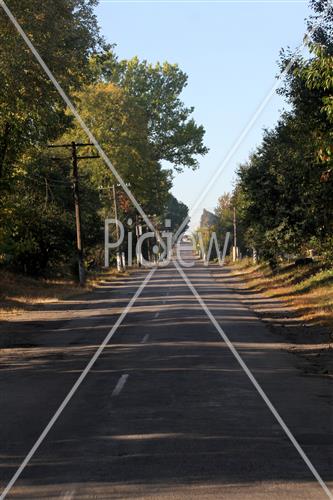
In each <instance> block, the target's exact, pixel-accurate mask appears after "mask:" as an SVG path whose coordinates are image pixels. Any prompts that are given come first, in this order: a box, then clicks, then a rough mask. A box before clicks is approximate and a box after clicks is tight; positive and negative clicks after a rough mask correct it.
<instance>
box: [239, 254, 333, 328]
mask: <svg viewBox="0 0 333 500" xmlns="http://www.w3.org/2000/svg"><path fill="white" fill-rule="evenodd" d="M234 270H235V273H236V274H238V275H241V276H242V277H243V279H245V281H246V283H247V286H248V287H249V288H250V289H252V290H254V291H260V292H262V293H263V294H264V295H265V296H266V297H271V298H274V297H275V298H279V299H281V300H285V301H286V302H288V307H291V308H292V309H293V311H295V312H296V314H297V316H298V317H299V319H300V320H304V321H311V322H313V323H318V324H322V325H326V326H329V327H330V328H332V329H333V269H325V268H323V266H322V265H321V264H320V263H319V262H318V263H317V262H315V263H313V264H309V265H306V266H295V265H294V264H287V263H286V264H282V265H280V267H279V268H278V269H277V270H276V271H274V272H273V271H272V270H271V269H270V267H269V266H268V264H266V263H262V264H258V265H253V263H252V262H251V261H250V260H249V259H243V261H240V262H238V263H236V264H234Z"/></svg>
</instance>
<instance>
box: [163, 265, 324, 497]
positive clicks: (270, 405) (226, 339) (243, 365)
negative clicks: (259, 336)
mask: <svg viewBox="0 0 333 500" xmlns="http://www.w3.org/2000/svg"><path fill="white" fill-rule="evenodd" d="M173 262H174V265H175V267H176V269H177V271H178V273H179V274H180V276H181V277H182V278H183V279H184V281H185V282H186V284H187V286H188V288H189V289H190V290H191V292H192V293H193V295H194V297H195V298H196V299H197V301H198V302H199V304H200V306H201V307H202V309H203V310H204V311H205V313H206V315H207V316H208V318H209V319H210V321H211V322H212V323H213V325H214V326H215V328H216V330H217V331H218V333H219V334H220V336H221V337H222V339H223V340H224V342H225V343H226V345H227V346H228V347H229V349H230V351H231V352H232V354H233V355H234V357H235V358H236V361H237V362H238V363H239V365H240V366H241V368H242V369H243V370H244V372H245V373H246V375H247V376H248V378H249V379H250V381H251V382H252V384H253V386H254V388H255V389H256V390H257V392H258V393H259V395H260V396H261V397H262V399H263V400H264V402H265V403H266V405H267V406H268V408H269V409H270V411H271V412H272V413H273V415H274V417H275V418H276V420H277V421H278V423H279V424H280V426H281V427H282V429H283V430H284V432H285V434H286V435H287V437H288V438H289V439H290V441H291V442H292V444H293V445H294V447H295V448H296V450H297V451H298V453H299V454H300V456H301V457H302V459H303V460H304V462H305V463H306V465H307V466H308V468H309V469H310V471H311V472H312V474H313V476H314V477H315V478H316V480H317V481H318V483H319V484H320V486H321V487H322V488H323V490H324V491H325V493H326V495H327V496H328V498H330V500H333V494H332V493H331V491H330V490H329V489H328V487H327V486H326V484H325V482H324V480H323V479H322V478H321V476H320V475H319V473H318V471H317V469H316V468H315V467H314V465H313V464H312V462H311V461H310V459H309V458H308V456H307V455H306V453H305V452H304V450H303V448H302V447H301V445H300V444H299V443H298V441H297V440H296V438H295V437H294V436H293V434H292V432H291V431H290V429H289V427H288V426H287V424H286V423H285V421H284V420H283V418H282V417H281V416H280V414H279V413H278V411H277V409H276V408H275V406H274V405H273V403H272V402H271V401H270V399H269V398H268V396H267V394H266V393H265V392H264V390H263V389H262V387H261V386H260V385H259V383H258V382H257V380H256V378H255V377H254V375H253V374H252V372H251V370H250V369H249V368H248V366H247V364H246V363H245V361H244V360H243V358H242V357H241V355H240V354H239V352H238V351H237V349H236V348H235V346H234V345H233V343H232V342H231V341H230V339H229V337H228V336H227V335H226V333H225V332H224V330H223V329H222V328H221V326H220V325H219V323H218V321H217V320H216V318H215V317H214V315H213V313H212V312H211V311H210V309H209V308H208V306H207V304H206V303H205V302H204V301H203V299H202V298H201V296H200V295H199V293H198V292H197V290H196V289H195V288H194V286H193V284H192V283H191V281H190V279H189V278H188V276H187V275H186V274H185V272H184V271H183V269H182V268H181V267H180V265H179V264H178V262H177V261H176V260H174V261H173Z"/></svg>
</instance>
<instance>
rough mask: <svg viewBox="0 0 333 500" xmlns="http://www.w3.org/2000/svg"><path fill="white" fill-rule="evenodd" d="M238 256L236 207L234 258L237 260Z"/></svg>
mask: <svg viewBox="0 0 333 500" xmlns="http://www.w3.org/2000/svg"><path fill="white" fill-rule="evenodd" d="M237 258H238V249H237V220H236V207H234V247H233V255H232V260H233V261H234V262H235V261H236V260H237Z"/></svg>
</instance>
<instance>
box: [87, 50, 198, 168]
mask: <svg viewBox="0 0 333 500" xmlns="http://www.w3.org/2000/svg"><path fill="white" fill-rule="evenodd" d="M94 67H95V73H96V74H97V75H100V78H102V79H103V80H104V81H110V82H114V83H116V84H117V85H119V86H120V87H121V88H122V89H124V90H125V91H126V92H127V93H128V94H129V95H130V96H132V97H134V98H135V99H136V102H137V103H138V105H139V106H141V108H142V110H143V112H144V113H145V118H146V123H147V132H148V140H149V145H150V150H151V158H152V159H153V160H155V161H161V160H165V161H168V162H170V163H171V164H172V165H173V167H174V168H175V170H177V171H179V172H180V171H182V169H183V168H184V167H190V168H193V169H195V168H198V166H199V164H198V159H197V156H198V155H205V154H206V153H207V152H208V149H207V148H206V147H205V146H204V144H203V137H204V133H205V131H204V128H203V127H202V126H198V125H197V124H196V123H195V121H194V119H193V118H192V117H191V115H192V113H193V110H194V108H193V107H186V106H185V105H184V103H183V102H182V100H181V93H182V91H183V90H184V88H185V87H186V85H187V75H186V74H185V73H184V72H183V71H181V70H180V68H179V67H178V66H177V64H170V63H168V62H164V63H163V64H160V63H157V64H155V65H153V64H150V63H148V62H147V61H139V59H138V58H137V57H134V58H133V59H130V60H122V61H118V59H117V58H116V57H115V55H114V52H113V51H109V52H107V53H104V54H103V55H101V56H97V57H96V58H95V60H94Z"/></svg>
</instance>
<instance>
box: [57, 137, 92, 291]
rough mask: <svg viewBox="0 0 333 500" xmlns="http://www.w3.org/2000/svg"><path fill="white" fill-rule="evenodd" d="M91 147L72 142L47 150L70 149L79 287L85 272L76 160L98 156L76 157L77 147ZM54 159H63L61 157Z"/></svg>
mask: <svg viewBox="0 0 333 500" xmlns="http://www.w3.org/2000/svg"><path fill="white" fill-rule="evenodd" d="M87 146H93V144H90V143H88V144H86V143H76V142H75V141H72V142H71V143H70V144H50V145H49V146H48V147H49V148H71V156H70V157H69V158H70V159H71V160H72V175H73V197H74V207H75V226H76V251H77V260H78V271H79V283H80V286H84V284H85V270H84V260H83V243H82V228H81V208H80V190H79V172H78V160H87V159H90V158H99V156H98V155H86V156H78V155H77V148H78V147H87ZM54 159H59V160H60V159H61V160H62V159H64V158H63V157H59V158H54Z"/></svg>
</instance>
